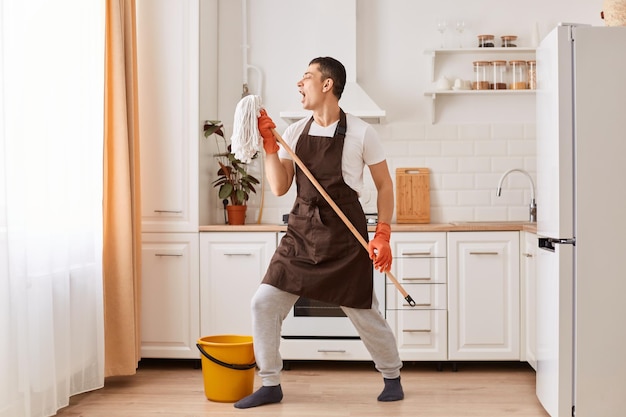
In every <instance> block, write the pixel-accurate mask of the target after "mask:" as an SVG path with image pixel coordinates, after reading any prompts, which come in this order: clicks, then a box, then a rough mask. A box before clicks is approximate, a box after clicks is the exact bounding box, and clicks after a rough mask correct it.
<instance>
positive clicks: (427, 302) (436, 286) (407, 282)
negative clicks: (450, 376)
mask: <svg viewBox="0 0 626 417" xmlns="http://www.w3.org/2000/svg"><path fill="white" fill-rule="evenodd" d="M390 244H391V250H392V253H393V254H394V261H393V264H392V272H393V273H394V276H395V277H396V279H397V280H398V281H399V282H400V283H401V284H402V286H403V287H404V289H405V290H406V291H407V292H408V293H409V294H410V295H411V297H412V298H413V299H414V300H415V302H416V304H417V305H416V306H415V307H411V306H409V305H408V303H407V302H406V301H405V300H404V297H402V294H400V293H399V291H398V290H397V289H396V288H395V286H394V285H393V283H392V282H391V281H389V280H387V288H386V303H385V305H386V317H387V321H388V322H389V325H390V326H391V329H392V330H393V332H394V334H395V336H396V339H397V342H398V350H399V351H400V357H401V358H402V360H446V359H447V285H446V281H447V273H446V233H443V232H442V233H419V232H407V233H394V234H392V235H391V241H390Z"/></svg>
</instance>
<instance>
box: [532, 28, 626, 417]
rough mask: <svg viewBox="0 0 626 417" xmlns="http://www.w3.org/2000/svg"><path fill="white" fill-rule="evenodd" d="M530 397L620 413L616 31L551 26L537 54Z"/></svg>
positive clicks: (623, 410) (625, 272)
mask: <svg viewBox="0 0 626 417" xmlns="http://www.w3.org/2000/svg"><path fill="white" fill-rule="evenodd" d="M536 94H537V210H538V211H537V212H538V215H537V234H538V246H539V250H538V251H537V254H538V256H537V388H536V391H537V396H538V398H539V400H540V401H541V404H542V405H543V407H544V408H545V409H546V411H547V412H548V413H549V414H550V416H552V417H570V416H574V415H575V416H576V417H609V416H610V417H613V416H615V417H618V416H619V417H623V416H625V415H626V27H591V26H585V25H571V24H561V25H559V26H558V27H556V28H555V29H554V30H552V31H551V32H550V33H549V35H548V36H546V38H545V39H544V40H543V41H542V42H541V44H540V45H539V47H538V49H537V92H536Z"/></svg>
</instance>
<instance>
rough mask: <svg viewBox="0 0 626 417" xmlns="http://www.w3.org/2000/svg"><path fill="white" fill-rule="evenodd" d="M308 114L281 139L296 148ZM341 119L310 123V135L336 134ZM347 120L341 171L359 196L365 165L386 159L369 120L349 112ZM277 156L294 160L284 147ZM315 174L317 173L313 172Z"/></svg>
mask: <svg viewBox="0 0 626 417" xmlns="http://www.w3.org/2000/svg"><path fill="white" fill-rule="evenodd" d="M308 120H309V117H305V118H304V119H302V120H299V121H297V122H295V123H293V124H291V125H289V127H287V129H286V130H285V133H284V134H283V136H282V138H283V139H284V140H285V142H286V143H287V145H289V147H290V148H291V149H293V150H294V151H295V148H296V143H297V142H298V138H300V134H302V131H303V130H304V127H305V125H306V124H307V122H308ZM338 123H339V121H337V122H335V123H333V124H332V125H330V126H327V127H322V126H320V125H318V124H317V123H315V121H313V123H311V128H310V129H309V135H311V136H325V137H333V136H335V130H336V128H337V124H338ZM346 123H347V125H348V129H347V131H346V137H345V139H344V143H343V154H342V156H341V171H342V175H343V180H344V181H345V183H346V184H347V185H349V186H350V187H351V188H352V189H353V190H355V191H356V192H357V193H358V194H359V195H361V191H362V190H363V170H364V169H365V166H366V165H374V164H377V163H379V162H382V161H384V160H385V152H384V150H383V146H382V144H381V142H380V138H379V137H378V133H377V132H376V130H375V129H374V128H373V127H372V126H371V125H370V124H368V123H367V122H364V121H363V120H361V119H359V118H358V117H356V116H353V115H351V114H348V113H346ZM278 157H279V158H282V159H292V158H291V156H290V155H289V153H287V151H286V150H285V149H283V147H282V146H281V148H280V150H279V151H278ZM313 174H315V173H313Z"/></svg>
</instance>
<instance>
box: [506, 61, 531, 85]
mask: <svg viewBox="0 0 626 417" xmlns="http://www.w3.org/2000/svg"><path fill="white" fill-rule="evenodd" d="M509 67H510V69H511V76H510V79H511V83H510V85H509V88H510V89H511V90H527V89H528V81H527V75H528V74H527V73H528V66H527V65H526V61H509Z"/></svg>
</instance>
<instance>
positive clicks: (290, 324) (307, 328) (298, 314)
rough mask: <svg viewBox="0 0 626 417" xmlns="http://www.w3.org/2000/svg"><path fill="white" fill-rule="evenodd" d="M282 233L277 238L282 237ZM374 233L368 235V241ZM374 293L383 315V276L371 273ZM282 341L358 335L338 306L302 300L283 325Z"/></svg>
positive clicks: (294, 307)
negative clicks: (283, 339)
mask: <svg viewBox="0 0 626 417" xmlns="http://www.w3.org/2000/svg"><path fill="white" fill-rule="evenodd" d="M282 235H284V233H282V234H281V235H280V237H281V238H282ZM372 238H373V234H370V239H372ZM374 294H375V295H376V299H377V300H378V304H379V307H378V308H379V310H380V311H381V313H383V315H384V312H385V275H384V274H382V273H380V272H378V271H376V270H374ZM282 337H283V338H285V339H358V337H359V334H358V333H357V331H356V329H355V328H354V326H353V325H352V322H350V319H349V318H348V317H346V315H345V314H344V313H343V310H341V308H339V307H338V306H335V305H331V304H327V303H322V302H320V301H315V300H310V299H308V298H304V297H301V298H300V299H299V300H298V301H297V302H296V303H295V304H294V306H293V308H292V309H291V311H290V312H289V314H288V315H287V318H286V319H285V321H284V322H283V328H282Z"/></svg>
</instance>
